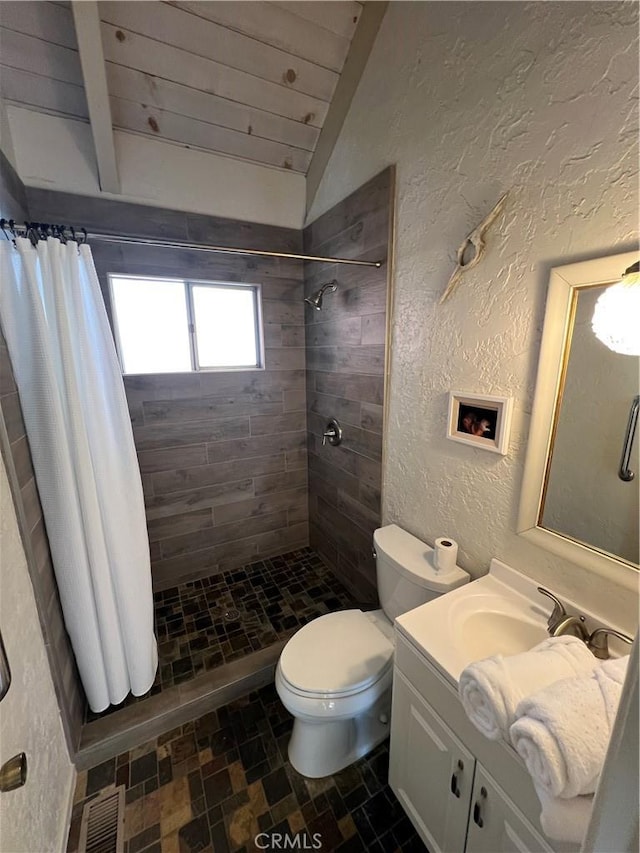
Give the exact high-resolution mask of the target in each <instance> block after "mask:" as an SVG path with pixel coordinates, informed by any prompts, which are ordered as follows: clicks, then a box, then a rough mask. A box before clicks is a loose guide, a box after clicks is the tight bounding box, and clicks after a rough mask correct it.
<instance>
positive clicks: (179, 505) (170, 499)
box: [145, 478, 253, 521]
mask: <svg viewBox="0 0 640 853" xmlns="http://www.w3.org/2000/svg"><path fill="white" fill-rule="evenodd" d="M250 495H253V480H252V479H250V478H246V479H244V480H237V481H234V482H230V483H218V484H216V485H213V486H203V487H202V488H199V489H190V490H189V491H186V492H172V493H170V494H167V495H152V496H150V497H147V498H145V506H146V509H147V521H150V520H152V519H156V518H167V517H170V516H172V515H179V514H181V513H184V512H190V511H192V510H196V509H205V508H207V507H215V506H218V505H220V504H227V503H232V502H233V501H241V500H246V498H247V497H249V496H250Z"/></svg>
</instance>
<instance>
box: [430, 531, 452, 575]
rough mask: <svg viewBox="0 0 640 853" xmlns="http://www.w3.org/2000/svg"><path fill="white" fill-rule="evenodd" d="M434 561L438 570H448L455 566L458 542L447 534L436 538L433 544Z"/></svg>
mask: <svg viewBox="0 0 640 853" xmlns="http://www.w3.org/2000/svg"><path fill="white" fill-rule="evenodd" d="M433 549H434V552H435V553H434V563H435V567H436V569H437V570H438V571H439V572H450V571H451V569H453V568H455V565H456V560H457V559H458V543H457V542H454V541H453V539H451V538H450V537H448V536H441V537H440V538H439V539H436V541H435V544H434V546H433Z"/></svg>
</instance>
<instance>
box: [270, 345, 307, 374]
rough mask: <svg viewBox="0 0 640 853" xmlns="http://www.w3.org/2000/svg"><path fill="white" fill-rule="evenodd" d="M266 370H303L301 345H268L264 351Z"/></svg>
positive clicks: (303, 359) (303, 362)
mask: <svg viewBox="0 0 640 853" xmlns="http://www.w3.org/2000/svg"><path fill="white" fill-rule="evenodd" d="M264 363H265V367H266V369H267V370H304V367H305V357H304V348H303V347H270V348H268V349H265V351H264Z"/></svg>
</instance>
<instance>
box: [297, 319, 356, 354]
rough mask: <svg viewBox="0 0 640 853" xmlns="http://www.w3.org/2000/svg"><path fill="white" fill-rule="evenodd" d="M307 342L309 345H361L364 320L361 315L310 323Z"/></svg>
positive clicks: (307, 330)
mask: <svg viewBox="0 0 640 853" xmlns="http://www.w3.org/2000/svg"><path fill="white" fill-rule="evenodd" d="M306 343H307V346H309V347H331V346H334V347H335V346H339V345H342V346H360V344H361V343H362V320H361V318H360V317H345V318H344V319H337V320H334V321H333V322H324V323H315V324H313V325H308V326H307V329H306Z"/></svg>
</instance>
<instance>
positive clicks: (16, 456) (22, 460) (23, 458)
mask: <svg viewBox="0 0 640 853" xmlns="http://www.w3.org/2000/svg"><path fill="white" fill-rule="evenodd" d="M11 455H12V457H13V464H14V466H15V469H16V476H17V478H18V486H19V488H20V489H22V487H23V486H25V485H26V484H27V483H28V481H29V480H30V479H31V478H32V477H35V474H34V471H33V465H32V464H31V451H30V450H29V442H28V441H27V437H26V435H24V436H23V437H22V438H19V439H18V440H17V441H14V442H13V444H12V445H11Z"/></svg>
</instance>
